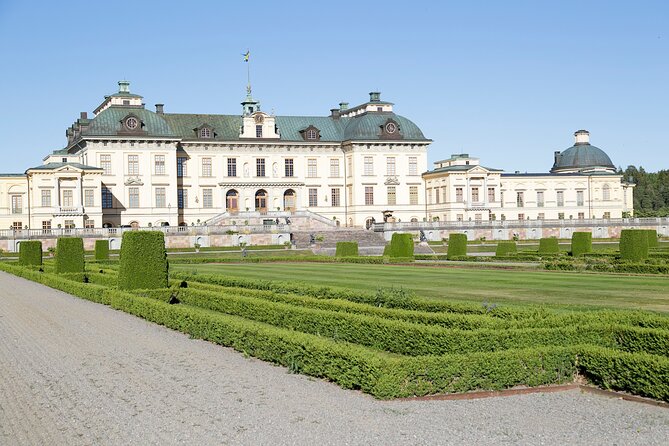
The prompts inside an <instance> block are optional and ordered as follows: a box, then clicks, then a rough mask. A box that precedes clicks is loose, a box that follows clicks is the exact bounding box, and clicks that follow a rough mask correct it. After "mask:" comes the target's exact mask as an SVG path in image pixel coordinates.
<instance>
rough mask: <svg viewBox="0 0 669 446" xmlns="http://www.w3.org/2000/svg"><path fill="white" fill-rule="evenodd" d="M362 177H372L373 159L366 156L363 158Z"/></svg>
mask: <svg viewBox="0 0 669 446" xmlns="http://www.w3.org/2000/svg"><path fill="white" fill-rule="evenodd" d="M364 166H365V167H364V175H374V158H372V157H371V156H366V157H365V158H364Z"/></svg>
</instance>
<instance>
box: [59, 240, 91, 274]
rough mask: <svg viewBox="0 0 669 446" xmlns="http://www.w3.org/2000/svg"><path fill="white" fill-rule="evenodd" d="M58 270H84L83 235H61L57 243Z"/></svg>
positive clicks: (62, 271)
mask: <svg viewBox="0 0 669 446" xmlns="http://www.w3.org/2000/svg"><path fill="white" fill-rule="evenodd" d="M56 272H57V273H83V272H84V240H83V239H82V238H81V237H59V238H58V242H57V243H56Z"/></svg>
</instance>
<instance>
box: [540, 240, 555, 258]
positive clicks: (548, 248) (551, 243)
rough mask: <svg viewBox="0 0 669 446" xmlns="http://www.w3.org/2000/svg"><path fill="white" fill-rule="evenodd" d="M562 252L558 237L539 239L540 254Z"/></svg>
mask: <svg viewBox="0 0 669 446" xmlns="http://www.w3.org/2000/svg"><path fill="white" fill-rule="evenodd" d="M559 252H560V245H559V243H558V239H557V238H556V237H548V238H542V239H539V254H555V253H559Z"/></svg>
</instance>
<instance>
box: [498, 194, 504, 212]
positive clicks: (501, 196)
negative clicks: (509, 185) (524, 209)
mask: <svg viewBox="0 0 669 446" xmlns="http://www.w3.org/2000/svg"><path fill="white" fill-rule="evenodd" d="M499 207H501V208H503V207H504V191H500V192H499Z"/></svg>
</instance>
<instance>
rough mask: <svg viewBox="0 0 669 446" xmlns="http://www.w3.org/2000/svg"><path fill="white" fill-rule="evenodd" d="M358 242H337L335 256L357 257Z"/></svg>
mask: <svg viewBox="0 0 669 446" xmlns="http://www.w3.org/2000/svg"><path fill="white" fill-rule="evenodd" d="M357 256H358V242H337V249H336V251H335V257H357Z"/></svg>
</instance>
